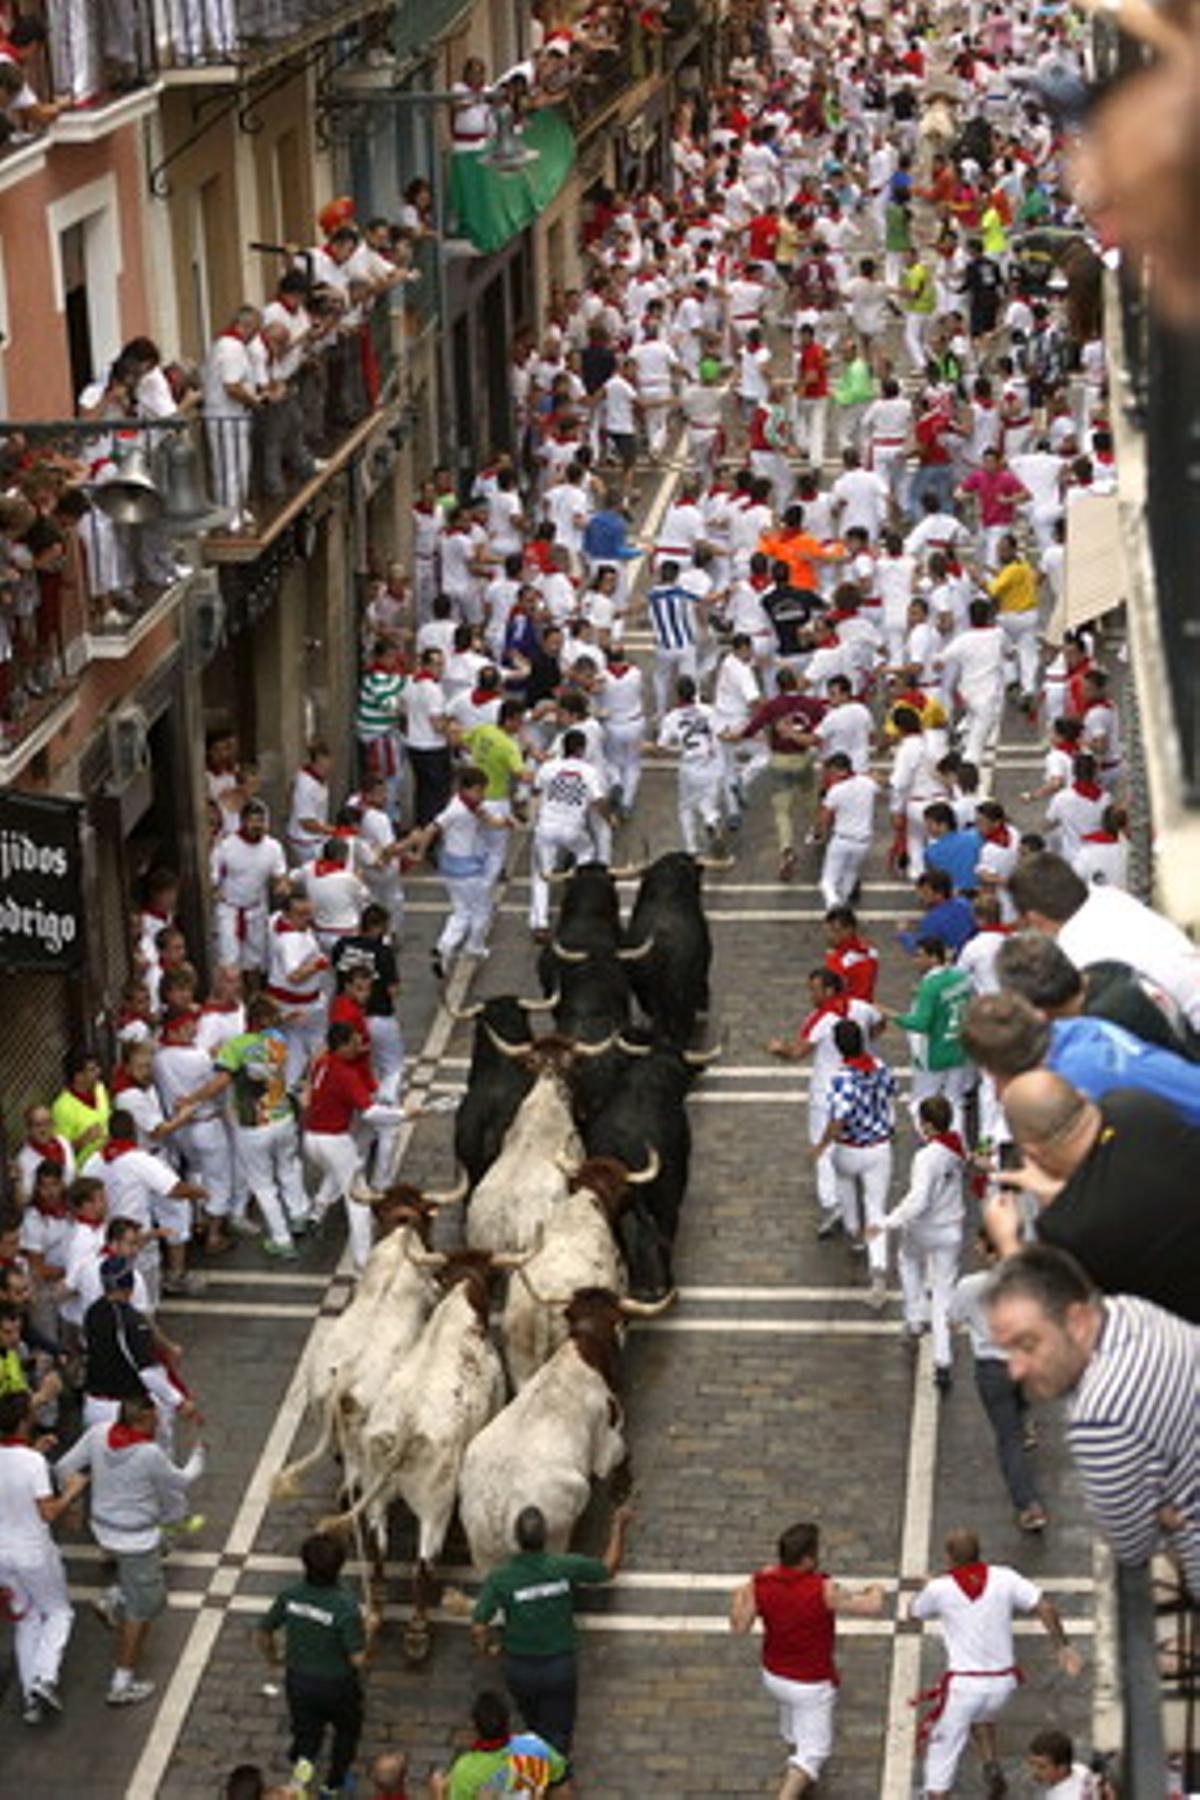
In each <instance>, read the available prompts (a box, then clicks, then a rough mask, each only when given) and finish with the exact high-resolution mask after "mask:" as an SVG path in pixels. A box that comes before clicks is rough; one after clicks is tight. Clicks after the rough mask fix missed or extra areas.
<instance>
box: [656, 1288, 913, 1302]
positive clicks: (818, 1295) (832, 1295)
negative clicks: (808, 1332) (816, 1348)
mask: <svg viewBox="0 0 1200 1800" xmlns="http://www.w3.org/2000/svg"><path fill="white" fill-rule="evenodd" d="M865 1293H866V1289H865V1288H848V1287H681V1288H680V1289H679V1298H680V1299H681V1300H685V1301H686V1300H727V1301H729V1302H730V1303H731V1304H732V1302H734V1301H746V1300H749V1301H755V1300H761V1301H764V1302H772V1303H773V1302H776V1301H784V1300H801V1301H805V1300H861V1299H862V1298H863V1297H864V1295H865ZM890 1297H891V1298H892V1299H894V1300H898V1299H899V1298H900V1290H899V1289H898V1288H893V1289H891V1290H890Z"/></svg>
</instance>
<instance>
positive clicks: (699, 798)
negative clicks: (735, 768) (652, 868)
mask: <svg viewBox="0 0 1200 1800" xmlns="http://www.w3.org/2000/svg"><path fill="white" fill-rule="evenodd" d="M723 774H724V768H723V765H722V763H721V762H719V761H717V760H716V759H714V760H713V762H712V764H711V766H709V767H706V768H704V769H703V770H693V769H689V767H688V765H687V764H686V763H683V764H681V765H680V769H679V797H678V805H679V830H680V834H681V836H682V838H683V847H684V849H685V850H688V851H690V852H691V853H692V855H693V856H694V855H695V854H696V853H697V852H698V851H702V850H705V849H707V847H708V839H709V836H710V835H711V833H712V832H714V831H716V830H717V828H718V827H719V825H720V823H721V784H722V777H723Z"/></svg>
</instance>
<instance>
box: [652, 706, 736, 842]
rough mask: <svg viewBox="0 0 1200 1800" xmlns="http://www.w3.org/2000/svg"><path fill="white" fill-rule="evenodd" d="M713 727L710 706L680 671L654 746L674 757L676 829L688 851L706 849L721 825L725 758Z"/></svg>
mask: <svg viewBox="0 0 1200 1800" xmlns="http://www.w3.org/2000/svg"><path fill="white" fill-rule="evenodd" d="M719 731H720V726H719V721H718V719H717V715H716V713H715V712H714V711H713V709H712V707H711V706H707V705H705V703H704V702H703V701H702V700H699V699H697V696H696V683H695V681H694V680H693V679H692V677H691V676H690V675H681V676H680V678H679V680H678V681H677V682H676V684H675V705H674V706H673V707H671V709H670V710H669V711H668V712H667V713H666V714H665V715H664V717H663V721H662V724H661V725H660V727H659V732H658V745H659V748H660V749H662V750H667V751H669V752H670V753H671V754H672V755H675V756H678V758H679V794H678V811H679V830H680V834H681V835H682V838H683V847H684V849H685V850H688V851H690V852H691V854H692V855H693V856H695V855H696V854H697V853H698V852H699V851H701V850H702V849H703V850H707V849H708V848H709V846H710V845H711V844H712V842H713V841H714V839H715V838H716V837H717V836H718V834H719V832H720V829H721V800H722V787H723V782H724V773H725V762H724V758H723V756H722V754H721V742H720V736H719Z"/></svg>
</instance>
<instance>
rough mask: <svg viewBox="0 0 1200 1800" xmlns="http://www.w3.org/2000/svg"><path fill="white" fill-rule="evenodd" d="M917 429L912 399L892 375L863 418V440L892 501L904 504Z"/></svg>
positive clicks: (888, 377)
mask: <svg viewBox="0 0 1200 1800" xmlns="http://www.w3.org/2000/svg"><path fill="white" fill-rule="evenodd" d="M912 431H913V409H912V401H911V400H908V399H906V398H905V396H904V395H903V394H902V393H901V392H900V383H899V382H898V381H897V380H896V378H895V376H893V375H889V376H887V378H886V379H885V380H884V382H883V390H882V393H881V395H880V397H879V399H878V400H872V402H871V404H870V405H869V406H868V408H867V410H866V412H865V413H864V414H863V419H862V441H863V443H864V445H865V446H866V452H867V466H868V468H870V469H872V470H874V472H875V474H876V475H881V476H882V477H883V479H884V481H885V482H886V484H887V490H888V493H889V494H890V495H891V498H892V504H893V506H896V507H901V506H903V504H904V497H905V496H904V488H905V465H906V462H907V458H908V446H909V440H910V439H911V437H912Z"/></svg>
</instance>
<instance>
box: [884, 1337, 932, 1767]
mask: <svg viewBox="0 0 1200 1800" xmlns="http://www.w3.org/2000/svg"><path fill="white" fill-rule="evenodd" d="M939 1403H940V1395H939V1394H938V1391H937V1389H936V1388H935V1387H934V1385H933V1343H932V1340H931V1339H930V1338H928V1337H923V1338H922V1339H921V1343H920V1346H919V1349H918V1351H917V1357H916V1362H915V1364H914V1367H913V1403H912V1416H911V1421H910V1424H909V1440H908V1467H907V1469H906V1471H905V1481H904V1524H903V1529H902V1532H901V1538H900V1574H901V1576H902V1577H905V1578H909V1579H911V1578H915V1577H921V1576H924V1575H925V1574H926V1573H927V1571H928V1569H929V1551H930V1535H931V1532H932V1529H933V1495H934V1486H935V1483H936V1479H937V1440H938V1406H939ZM920 1682H921V1639H920V1637H918V1636H915V1635H908V1634H904V1635H899V1634H898V1635H897V1636H896V1638H895V1639H894V1641H893V1644H892V1669H891V1677H890V1681H889V1685H888V1710H887V1735H886V1738H885V1742H884V1760H883V1775H882V1779H881V1782H880V1789H879V1793H880V1800H909V1796H910V1795H911V1793H912V1784H913V1755H914V1752H915V1750H916V1741H917V1716H916V1712H915V1710H914V1709H913V1708H912V1707H911V1706H910V1705H909V1701H910V1700H911V1698H912V1696H913V1695H914V1694H915V1693H916V1692H917V1690H918V1688H919V1686H920Z"/></svg>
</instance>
